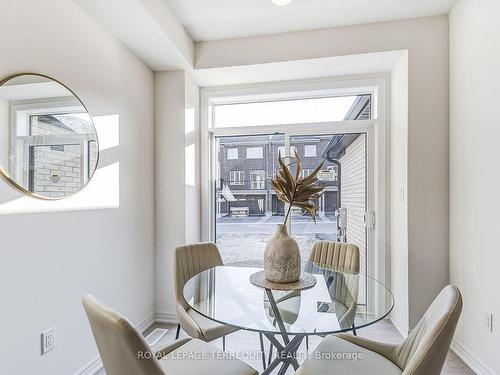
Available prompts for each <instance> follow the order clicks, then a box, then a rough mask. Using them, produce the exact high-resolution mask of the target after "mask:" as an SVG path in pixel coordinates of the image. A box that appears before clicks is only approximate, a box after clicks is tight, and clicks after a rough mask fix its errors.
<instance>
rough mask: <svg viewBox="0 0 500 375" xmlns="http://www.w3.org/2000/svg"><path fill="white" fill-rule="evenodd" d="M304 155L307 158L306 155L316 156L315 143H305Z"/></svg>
mask: <svg viewBox="0 0 500 375" xmlns="http://www.w3.org/2000/svg"><path fill="white" fill-rule="evenodd" d="M304 156H305V157H306V158H308V157H312V158H315V157H316V145H305V146H304Z"/></svg>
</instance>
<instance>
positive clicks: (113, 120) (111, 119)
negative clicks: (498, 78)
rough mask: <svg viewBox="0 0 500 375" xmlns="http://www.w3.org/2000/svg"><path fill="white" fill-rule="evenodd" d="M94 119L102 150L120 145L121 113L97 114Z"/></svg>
mask: <svg viewBox="0 0 500 375" xmlns="http://www.w3.org/2000/svg"><path fill="white" fill-rule="evenodd" d="M92 120H94V125H95V128H96V130H97V137H98V138H99V150H100V151H103V150H106V149H108V148H112V147H117V146H119V145H120V116H119V115H107V116H96V117H93V118H92Z"/></svg>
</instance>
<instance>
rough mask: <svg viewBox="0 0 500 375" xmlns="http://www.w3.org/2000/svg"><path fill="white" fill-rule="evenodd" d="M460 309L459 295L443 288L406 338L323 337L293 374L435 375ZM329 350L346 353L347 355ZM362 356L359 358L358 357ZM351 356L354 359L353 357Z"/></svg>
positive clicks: (460, 297)
mask: <svg viewBox="0 0 500 375" xmlns="http://www.w3.org/2000/svg"><path fill="white" fill-rule="evenodd" d="M461 311H462V296H461V294H460V291H459V290H458V288H457V287H455V286H451V285H449V286H447V287H445V288H444V289H443V290H442V291H441V293H440V294H439V295H438V296H437V297H436V299H435V300H434V302H433V303H432V304H431V306H430V307H429V309H428V310H427V311H426V313H425V314H424V316H423V317H422V319H421V320H420V322H419V323H418V324H417V326H416V327H415V328H414V329H413V330H412V331H411V333H410V334H409V336H408V338H407V339H406V340H405V341H404V342H403V343H402V344H400V345H389V344H384V343H379V342H375V341H372V340H368V339H365V338H361V337H358V336H352V335H346V334H338V335H330V336H327V337H326V338H325V339H324V340H323V341H322V342H321V344H320V345H319V346H318V347H317V348H316V350H315V351H314V352H313V353H312V354H311V356H310V357H309V358H308V359H307V360H306V361H305V362H304V363H303V364H302V366H300V368H299V369H298V370H297V372H296V374H297V375H322V374H331V373H332V371H335V373H338V374H344V375H351V374H352V375H354V374H356V375H358V374H370V375H401V374H403V375H439V374H440V373H441V370H442V368H443V364H444V361H445V359H446V354H447V353H448V350H449V348H450V344H451V340H452V338H453V335H454V333H455V328H456V326H457V323H458V319H459V318H460V313H461ZM332 353H341V354H342V353H344V354H350V355H351V358H349V357H344V358H338V357H334V358H333V359H332ZM360 354H362V355H363V358H361V357H360ZM354 355H356V358H358V360H354Z"/></svg>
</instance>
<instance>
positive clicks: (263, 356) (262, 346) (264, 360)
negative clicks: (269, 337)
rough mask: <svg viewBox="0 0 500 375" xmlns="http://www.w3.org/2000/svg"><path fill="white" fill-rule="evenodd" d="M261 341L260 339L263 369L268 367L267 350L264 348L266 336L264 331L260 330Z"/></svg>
mask: <svg viewBox="0 0 500 375" xmlns="http://www.w3.org/2000/svg"><path fill="white" fill-rule="evenodd" d="M259 341H260V354H261V356H262V369H263V370H265V369H266V352H265V350H264V338H263V335H262V332H259Z"/></svg>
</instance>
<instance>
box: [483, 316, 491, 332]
mask: <svg viewBox="0 0 500 375" xmlns="http://www.w3.org/2000/svg"><path fill="white" fill-rule="evenodd" d="M484 328H486V329H487V330H488V331H489V332H493V314H492V313H486V314H485V315H484Z"/></svg>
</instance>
